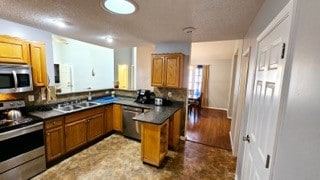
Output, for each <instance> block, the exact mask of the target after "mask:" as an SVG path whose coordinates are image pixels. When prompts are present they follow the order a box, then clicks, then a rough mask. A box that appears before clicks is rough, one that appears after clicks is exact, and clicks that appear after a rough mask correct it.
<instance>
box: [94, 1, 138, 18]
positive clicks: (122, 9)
mask: <svg viewBox="0 0 320 180" xmlns="http://www.w3.org/2000/svg"><path fill="white" fill-rule="evenodd" d="M100 2H101V6H102V7H103V8H104V9H105V10H106V11H109V12H111V13H113V14H124V15H127V14H132V13H134V12H136V10H137V9H138V5H137V4H136V3H135V2H134V1H133V0H101V1H100Z"/></svg>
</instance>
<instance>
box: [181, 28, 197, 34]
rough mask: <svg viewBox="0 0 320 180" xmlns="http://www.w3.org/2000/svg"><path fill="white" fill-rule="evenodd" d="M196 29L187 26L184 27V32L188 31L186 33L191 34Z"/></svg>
mask: <svg viewBox="0 0 320 180" xmlns="http://www.w3.org/2000/svg"><path fill="white" fill-rule="evenodd" d="M194 30H196V28H194V27H186V28H184V29H183V32H184V33H186V34H191V33H193V31H194Z"/></svg>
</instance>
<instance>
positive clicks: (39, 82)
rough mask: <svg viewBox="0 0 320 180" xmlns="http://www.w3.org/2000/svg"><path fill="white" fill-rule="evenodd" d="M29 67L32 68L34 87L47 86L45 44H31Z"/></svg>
mask: <svg viewBox="0 0 320 180" xmlns="http://www.w3.org/2000/svg"><path fill="white" fill-rule="evenodd" d="M29 48H30V65H31V67H32V78H33V85H34V86H48V75H47V66H46V54H45V44H44V43H36V42H31V43H30V44H29Z"/></svg>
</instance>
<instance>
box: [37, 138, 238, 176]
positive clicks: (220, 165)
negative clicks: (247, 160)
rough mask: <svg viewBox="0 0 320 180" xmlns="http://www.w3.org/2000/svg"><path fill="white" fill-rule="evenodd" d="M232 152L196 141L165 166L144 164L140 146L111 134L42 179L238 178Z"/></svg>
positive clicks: (170, 156)
mask: <svg viewBox="0 0 320 180" xmlns="http://www.w3.org/2000/svg"><path fill="white" fill-rule="evenodd" d="M235 166H236V158H235V157H233V156H231V152H229V151H226V150H223V149H218V148H213V147H210V146H205V145H201V144H197V143H193V142H189V141H187V142H183V143H181V145H180V146H179V148H178V150H177V152H174V151H169V153H168V155H167V158H166V159H165V161H164V162H163V165H162V167H160V168H156V167H153V166H150V165H147V164H143V163H142V161H141V159H140V143H139V142H136V141H134V140H130V139H127V138H124V137H123V136H120V135H111V136H109V137H107V138H105V139H103V140H102V141H100V142H98V143H97V144H95V145H93V146H91V147H89V148H87V149H85V150H83V151H81V152H79V153H77V154H75V155H74V156H72V157H70V158H68V159H66V160H64V161H62V162H60V163H59V164H57V165H55V166H53V167H51V168H50V169H48V170H47V171H45V172H43V173H42V174H40V175H38V176H36V177H34V178H33V179H34V180H38V179H46V180H47V179H55V180H57V179H63V180H64V179H66V180H69V179H70V180H73V179H75V180H76V179H77V180H78V179H79V180H82V179H223V180H225V179H234V174H235Z"/></svg>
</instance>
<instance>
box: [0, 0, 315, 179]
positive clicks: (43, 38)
mask: <svg viewBox="0 0 320 180" xmlns="http://www.w3.org/2000/svg"><path fill="white" fill-rule="evenodd" d="M8 2H9V1H8ZM294 2H295V7H296V8H297V9H298V10H300V11H301V12H303V13H306V14H309V15H310V14H312V13H313V11H309V10H307V9H308V8H310V7H311V9H312V7H317V5H319V3H318V2H316V1H310V3H309V4H304V3H297V2H300V1H299V0H297V1H294ZM287 3H288V1H286V0H284V1H279V2H278V1H277V2H275V1H266V2H264V3H263V5H262V6H261V9H260V10H259V11H258V9H259V8H257V11H256V12H258V16H255V18H256V19H255V20H254V21H253V24H251V25H250V24H248V26H247V27H250V30H248V29H246V30H245V33H247V34H248V35H247V36H245V35H243V37H245V38H244V47H245V48H244V50H246V48H248V47H249V46H251V49H252V53H254V52H255V48H256V46H255V42H254V41H255V40H253V39H254V38H255V37H257V36H258V34H259V33H261V31H262V29H264V28H265V27H266V26H267V24H268V23H269V22H270V21H271V19H272V18H274V17H275V16H276V15H277V14H278V12H280V10H281V9H282V8H283V7H284V6H285V4H287ZM2 5H3V4H2ZM4 5H7V3H5V4H4ZM309 5H310V7H309ZM24 6H27V5H26V4H24ZM1 7H2V8H3V7H5V6H1ZM16 7H19V5H18V6H16ZM52 7H54V6H52ZM87 7H88V8H89V7H90V6H87ZM259 7H260V6H259ZM99 8H100V6H99ZM182 8H185V9H189V8H190V7H188V6H187V5H182ZM89 9H90V8H89ZM141 9H142V10H143V8H142V7H141ZM3 12H4V11H2V13H3ZM303 13H302V14H303ZM2 16H3V17H6V18H5V19H9V20H11V21H13V22H17V21H18V20H17V19H14V18H12V17H8V16H7V15H3V14H2ZM312 17H313V18H314V19H315V21H314V22H319V21H317V20H319V19H316V16H312ZM88 18H89V19H90V18H94V17H92V16H89V17H88ZM88 18H84V19H88ZM295 19H296V20H297V21H298V20H301V22H303V23H305V24H304V27H306V26H307V27H308V28H309V27H311V25H310V24H308V23H306V22H307V20H306V19H305V16H304V15H301V14H297V16H296V17H295ZM13 22H10V21H7V20H1V22H0V23H1V27H6V28H1V34H5V35H10V36H14V37H20V38H23V39H24V40H29V41H36V42H42V43H45V45H46V47H45V49H46V60H47V64H46V66H47V69H46V70H47V74H48V75H49V79H50V83H49V84H51V83H53V81H54V68H53V67H54V62H53V59H54V58H53V56H54V55H53V51H52V49H53V48H52V36H51V33H49V32H52V31H54V29H55V28H54V27H51V30H50V31H49V29H50V28H49V29H46V31H45V30H40V29H36V28H32V27H29V26H25V25H20V24H18V25H17V24H16V23H13ZM250 22H251V21H250ZM299 22H300V21H299ZM127 23H128V22H127ZM15 27H19V28H18V29H19V30H18V31H17V28H15ZM312 27H319V26H318V24H313V25H312ZM294 28H296V29H298V30H301V31H302V32H308V31H311V30H309V29H308V28H305V29H303V30H302V29H301V26H300V24H299V23H297V24H295V25H294ZM56 29H58V28H56ZM310 29H312V28H310ZM195 32H196V31H195ZM56 34H58V33H56ZM303 34H304V35H302V34H301V32H300V31H296V32H294V36H293V37H294V38H297V39H299V40H300V43H301V42H305V41H309V42H310V43H311V44H313V45H314V46H313V47H316V46H317V43H316V42H315V41H316V39H317V38H311V39H310V38H309V39H306V38H303V37H304V36H308V35H309V34H311V35H312V34H313V35H314V34H315V33H314V32H310V33H303ZM123 35H124V36H125V35H126V34H125V33H124V34H123ZM168 35H169V34H168ZM65 36H66V35H65ZM139 36H141V35H140V34H139ZM66 37H72V35H69V36H66ZM126 37H128V39H129V38H130V36H126ZM250 38H251V39H250ZM252 38H253V39H252ZM75 39H76V38H75ZM312 39H313V40H312ZM171 40H172V41H174V40H175V38H174V37H171ZM86 42H91V41H90V40H87V41H86ZM294 43H295V42H294V41H293V46H294V47H295V48H296V52H297V53H304V52H305V51H306V50H305V49H301V48H300V47H301V46H299V45H296V44H294ZM128 44H130V42H128ZM305 46H307V47H310V46H309V45H307V44H305ZM155 49H156V52H157V53H176V52H182V53H184V54H185V55H186V56H188V55H190V51H189V50H188V49H190V45H189V46H188V43H186V44H185V43H158V44H156V46H155ZM186 49H187V50H186ZM312 49H313V48H312V47H310V48H309V50H310V51H311V50H312ZM314 52H315V51H312V52H311V53H310V54H311V55H312V56H311V57H310V58H304V61H306V62H310V63H312V64H313V65H315V66H314V67H317V65H318V64H316V63H315V61H311V59H312V58H313V57H314V54H315V53H314ZM309 59H310V61H308V60H309ZM252 60H254V58H252ZM292 61H293V62H292V68H293V69H294V70H296V71H293V70H292V75H294V76H291V77H292V79H291V80H290V82H291V84H290V87H291V86H293V88H296V89H300V90H301V88H302V87H296V86H295V83H294V82H297V78H296V77H297V76H296V75H297V73H298V72H300V73H298V74H299V75H298V76H300V77H301V76H303V77H305V78H308V77H311V76H308V74H307V73H306V71H303V72H304V73H301V71H302V70H303V69H304V68H305V66H303V65H302V66H301V64H300V65H299V68H298V65H297V64H296V63H297V62H298V61H297V60H296V54H293V55H292ZM299 62H300V61H299ZM250 63H251V64H250V66H249V67H251V68H250V70H249V75H252V74H254V71H253V70H252V69H253V68H252V66H254V61H250ZM38 65H39V64H38ZM308 67H309V71H308V73H309V75H311V74H312V75H315V77H317V75H318V74H316V73H317V71H313V70H312V71H311V70H310V68H311V69H312V68H313V67H310V66H308ZM90 69H91V68H90ZM91 70H92V69H91ZM93 74H94V73H93ZM248 81H249V83H248V84H249V85H248V87H249V86H250V83H252V81H253V80H252V76H250V78H249V79H248ZM300 82H301V81H300ZM308 82H311V81H303V83H308ZM44 83H45V82H44ZM40 84H41V82H40ZM146 84H147V83H146ZM150 84H151V83H150ZM51 85H52V84H51ZM309 85H310V83H309ZM287 86H289V85H288V84H287ZM41 87H43V86H41V85H39V87H35V88H34V90H33V91H32V92H26V93H19V94H11V93H10V94H3V93H1V95H0V97H1V100H10V99H11V100H12V99H24V100H25V101H26V102H29V95H31V96H30V101H31V105H36V104H37V103H40V104H41V103H46V102H45V101H46V100H47V99H51V98H55V97H58V99H59V101H58V102H64V101H71V100H77V98H79V97H80V99H81V100H82V99H87V97H89V93H88V91H86V92H82V93H78V94H77V95H75V94H67V95H63V94H62V95H56V94H55V93H53V92H54V89H51V88H50V85H49V89H47V88H41ZM303 87H310V86H308V85H305V86H303ZM317 87H318V86H317ZM250 88H251V87H249V90H250ZM112 90H113V88H110V92H111V91H112ZM160 90H164V91H165V92H163V95H164V94H165V95H167V92H168V90H167V89H163V88H160ZM294 90H295V89H292V90H291V89H288V92H289V97H288V100H289V101H290V102H291V101H296V99H295V98H296V96H294V97H291V95H292V93H294V92H295V91H294ZM303 90H304V91H305V89H303ZM304 91H300V92H304ZM48 92H49V93H48ZM170 92H171V90H170ZM91 93H92V94H93V95H92V96H93V97H102V96H105V95H106V91H102V92H99V91H98V92H95V91H92V92H91ZM128 93H129V94H130V93H131V92H129V91H127V90H115V94H116V96H121V95H124V96H126V95H127V94H128ZM132 93H133V94H134V95H133V94H131V97H135V96H136V94H135V93H136V92H132ZM177 93H178V94H182V95H183V93H185V94H186V92H182V93H180V90H178V92H177ZM177 93H176V92H173V95H176V94H177ZM32 95H34V101H32V99H33V98H32ZM249 95H250V94H249ZM312 95H313V97H312V98H314V97H318V96H317V95H316V94H315V93H313V94H312ZM299 96H303V97H305V98H306V99H305V100H301V99H300V100H299V103H304V104H305V107H311V106H310V104H309V103H310V102H312V101H310V97H309V96H306V95H305V94H303V93H302V94H300V95H299ZM250 97H251V96H248V97H247V98H249V99H246V105H247V104H248V102H250ZM173 98H174V97H173ZM179 98H181V97H178V99H179ZM44 99H45V100H44ZM182 99H183V97H182ZM307 102H308V103H307ZM17 104H19V103H17ZM20 104H23V103H20ZM28 105H30V104H28ZM286 107H287V108H289V110H290V111H289V112H291V114H292V115H295V116H296V117H299V116H300V115H299V114H297V113H295V112H301V108H299V110H296V111H295V110H294V109H295V107H294V106H292V105H291V104H288V105H287V106H286ZM313 107H319V106H318V104H314V106H313ZM19 108H20V107H19ZM313 109H314V108H309V109H306V108H304V110H305V111H306V112H309V111H310V112H312V113H309V114H314V113H315V111H313ZM81 111H85V110H84V109H82V110H81ZM15 114H19V113H15ZM22 114H23V112H22ZM94 114H96V113H94ZM98 114H99V113H97V115H98ZM100 114H101V113H100ZM245 114H247V112H245ZM283 114H284V115H283V116H285V117H283V119H284V120H283V121H284V122H286V123H285V124H284V126H283V127H281V128H280V129H281V130H280V132H281V133H284V134H282V135H281V136H280V137H278V138H279V139H278V140H279V145H278V147H277V148H278V151H277V152H278V154H277V157H273V158H275V159H272V161H271V162H272V163H274V164H273V166H272V169H273V171H274V173H273V177H274V178H275V179H278V178H280V179H281V177H285V176H286V177H287V178H289V179H290V177H291V178H292V179H295V178H297V177H301V178H305V177H310V179H312V178H311V177H313V178H314V177H319V174H318V173H315V171H314V170H315V168H317V167H319V166H318V165H319V164H318V163H315V162H314V161H312V157H315V156H317V155H316V153H315V151H314V150H315V149H316V148H314V145H315V144H319V143H317V140H314V139H310V141H303V140H302V141H301V142H303V144H304V147H306V148H304V149H301V148H300V147H298V148H297V147H296V146H294V145H293V144H291V141H290V140H291V138H292V137H296V138H297V139H301V138H303V137H306V136H309V135H310V136H316V133H315V132H317V131H316V130H314V129H313V128H314V127H317V126H316V125H315V124H316V123H317V122H316V121H314V117H315V116H314V115H312V116H308V117H303V118H300V119H304V120H305V121H308V122H310V124H309V123H303V124H302V123H301V122H300V121H293V120H290V119H295V118H296V117H292V116H291V115H290V114H286V113H285V112H283ZM287 116H289V117H291V118H289V119H288V118H287ZM311 122H312V123H311ZM63 123H65V122H63ZM70 123H72V122H70ZM288 124H289V125H288ZM290 125H292V126H293V127H296V128H293V129H297V128H298V127H304V128H302V129H301V128H298V129H300V131H301V132H302V133H300V135H301V136H299V137H297V136H296V135H294V134H293V133H292V132H291V129H292V128H289V127H290ZM288 126H289V127H288ZM289 135H292V136H289ZM289 137H290V138H289ZM288 140H289V141H288ZM280 142H282V143H280ZM240 145H241V146H242V144H240ZM242 148H243V147H240V150H239V153H240V154H238V165H237V172H236V174H237V175H238V178H241V167H242V164H241V162H242V155H241V154H242V151H243V150H242ZM285 152H290V153H285ZM301 152H308V153H306V154H305V155H304V156H302V155H301ZM169 155H170V154H169ZM170 156H171V155H170ZM288 156H289V158H283V157H288ZM291 157H295V158H299V157H301V158H299V161H301V162H304V163H305V164H307V166H304V167H301V166H299V165H298V164H296V163H293V162H292V161H293V159H295V158H291ZM302 157H305V158H304V159H302ZM289 159H292V160H289ZM298 166H299V168H298V169H300V171H295V172H292V171H290V169H296V168H297V167H298ZM243 168H245V167H243ZM301 171H304V172H308V173H300V172H301ZM284 172H285V173H284ZM302 174H304V175H302Z"/></svg>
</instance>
